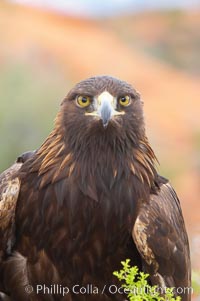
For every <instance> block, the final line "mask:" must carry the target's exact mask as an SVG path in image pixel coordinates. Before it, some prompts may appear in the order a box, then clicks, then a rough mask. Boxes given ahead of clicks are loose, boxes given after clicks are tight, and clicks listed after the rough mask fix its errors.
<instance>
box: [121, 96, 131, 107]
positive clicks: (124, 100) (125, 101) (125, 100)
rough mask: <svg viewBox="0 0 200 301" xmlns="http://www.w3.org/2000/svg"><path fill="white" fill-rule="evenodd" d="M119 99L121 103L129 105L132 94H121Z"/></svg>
mask: <svg viewBox="0 0 200 301" xmlns="http://www.w3.org/2000/svg"><path fill="white" fill-rule="evenodd" d="M118 101H119V104H120V105H122V106H128V105H129V104H130V96H129V95H125V96H121V97H120V98H119V100H118Z"/></svg>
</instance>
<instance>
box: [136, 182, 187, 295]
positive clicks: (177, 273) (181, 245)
mask: <svg viewBox="0 0 200 301" xmlns="http://www.w3.org/2000/svg"><path fill="white" fill-rule="evenodd" d="M161 180H162V179H161ZM159 186H160V187H159V191H158V192H157V194H151V196H150V200H149V202H144V203H143V204H142V205H141V207H140V209H139V212H138V215H137V218H136V221H135V224H134V227H133V230H132V237H133V240H134V242H135V244H136V247H137V249H138V251H139V253H140V255H141V257H142V262H143V267H144V270H145V271H146V272H148V273H149V274H150V279H151V282H152V284H153V285H154V284H155V285H158V286H160V287H163V288H165V287H175V288H177V287H184V288H185V287H190V256H189V243H188V238H187V234H186V229H185V224H184V219H183V215H182V211H181V207H180V202H179V199H178V197H177V195H176V193H175V191H174V189H173V188H172V186H171V185H170V183H169V182H166V181H165V182H164V183H163V182H162V181H161V182H160V184H159ZM182 300H189V293H186V294H185V295H184V296H182Z"/></svg>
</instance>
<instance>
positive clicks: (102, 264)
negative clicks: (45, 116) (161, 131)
mask: <svg viewBox="0 0 200 301" xmlns="http://www.w3.org/2000/svg"><path fill="white" fill-rule="evenodd" d="M156 162H157V159H156V156H155V154H154V151H153V150H152V148H151V146H150V143H149V141H148V139H147V137H146V131H145V123H144V117H143V103H142V101H141V99H140V95H139V93H138V92H137V91H136V90H135V89H134V88H133V87H132V86H131V85H130V84H128V83H126V82H124V81H121V80H119V79H116V78H113V77H110V76H97V77H92V78H89V79H87V80H84V81H82V82H80V83H78V84H77V85H75V87H74V88H72V89H71V91H69V93H68V94H67V96H66V98H65V99H64V100H63V102H62V104H61V107H60V111H59V112H58V114H57V117H56V122H55V126H54V129H53V131H52V133H50V135H49V136H48V137H47V139H46V140H45V141H44V143H43V144H42V146H41V147H39V148H38V149H37V150H36V151H35V152H30V153H28V154H25V155H22V156H21V157H20V158H19V159H18V160H17V163H16V164H14V165H13V166H12V167H11V168H10V169H8V170H7V171H6V172H5V173H3V174H2V175H1V178H0V180H1V184H0V208H1V213H0V254H1V258H0V291H1V292H2V294H4V295H2V296H3V297H1V298H3V300H10V301H26V300H27V301H28V300H31V301H43V300H45V301H54V300H55V301H57V300H60V301H72V300H75V301H79V300H80V301H111V300H112V301H113V300H116V301H124V300H127V298H128V297H127V295H126V293H125V292H124V293H121V289H120V287H121V284H120V282H119V280H118V279H117V278H116V277H115V276H114V275H113V272H114V271H116V270H119V269H120V265H121V261H124V260H126V259H127V258H129V259H130V260H131V265H133V266H134V265H137V267H138V269H139V271H143V272H145V273H149V275H150V276H149V280H148V281H149V284H150V285H154V284H156V285H158V286H159V287H160V288H162V289H163V288H164V287H174V288H175V289H174V294H175V295H176V296H178V295H179V296H181V297H182V301H190V299H191V291H190V290H189V288H190V285H191V283H190V254H189V244H188V238H187V233H186V229H185V225H184V220H183V216H182V211H181V206H180V202H179V200H178V197H177V195H176V193H175V192H174V190H173V188H172V186H171V185H170V184H169V182H168V180H166V179H164V178H163V177H161V176H159V175H158V173H157V170H156ZM88 288H89V289H88ZM114 288H115V292H113V289H114ZM186 288H188V290H187V289H186ZM6 298H7V299H6Z"/></svg>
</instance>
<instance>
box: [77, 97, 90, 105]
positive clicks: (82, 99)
mask: <svg viewBox="0 0 200 301" xmlns="http://www.w3.org/2000/svg"><path fill="white" fill-rule="evenodd" d="M76 102H77V104H78V106H79V107H82V108H84V107H87V106H89V105H90V103H91V102H92V99H91V97H89V96H85V95H79V96H78V97H77V99H76Z"/></svg>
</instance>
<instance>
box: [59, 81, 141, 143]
mask: <svg viewBox="0 0 200 301" xmlns="http://www.w3.org/2000/svg"><path fill="white" fill-rule="evenodd" d="M61 115H62V116H61V118H60V116H59V119H60V120H61V121H62V126H63V128H65V130H66V131H67V133H70V132H73V133H74V135H79V136H82V135H83V136H84V137H85V136H87V135H88V136H90V138H91V137H92V136H93V135H96V134H98V135H100V134H102V135H104V136H105V135H108V136H109V138H110V139H112V138H113V139H114V138H116V136H118V137H121V139H122V137H123V138H124V139H127V137H132V138H134V140H136V139H137V137H139V136H142V135H144V120H143V109H142V102H141V100H140V96H139V93H138V92H136V90H135V89H134V88H133V87H132V86H131V85H130V84H128V83H126V82H125V81H122V80H119V79H117V78H114V77H111V76H96V77H91V78H89V79H86V80H84V81H81V82H80V83H78V84H76V85H75V87H74V88H73V89H72V90H71V91H70V92H69V93H68V95H67V96H66V98H65V99H64V101H63V102H62V105H61ZM67 136H68V134H67ZM99 137H100V136H99Z"/></svg>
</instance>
